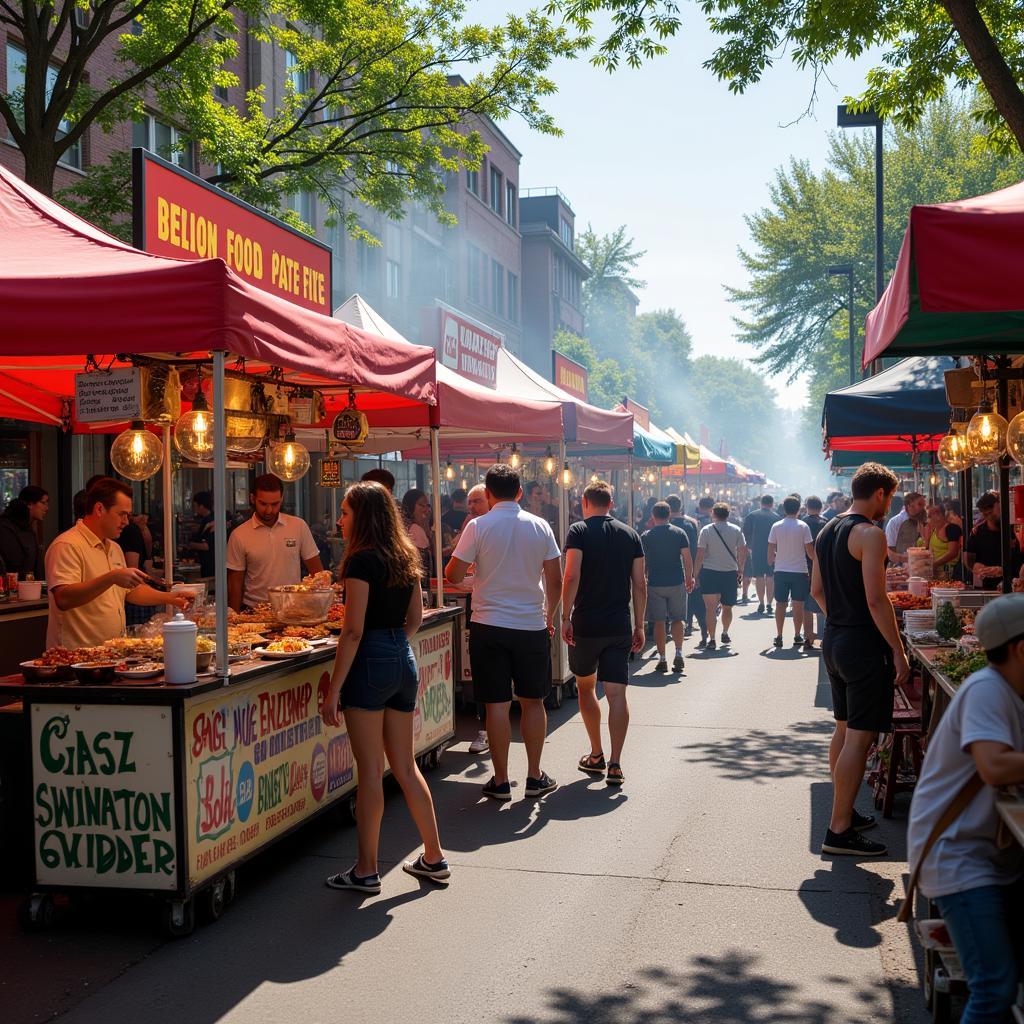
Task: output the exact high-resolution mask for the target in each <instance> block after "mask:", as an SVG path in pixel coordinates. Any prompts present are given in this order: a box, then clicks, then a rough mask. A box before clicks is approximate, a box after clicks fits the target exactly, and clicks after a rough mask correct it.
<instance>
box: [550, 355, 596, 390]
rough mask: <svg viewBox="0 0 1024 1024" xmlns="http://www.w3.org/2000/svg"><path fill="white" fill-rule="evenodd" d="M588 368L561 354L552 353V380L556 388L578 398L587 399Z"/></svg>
mask: <svg viewBox="0 0 1024 1024" xmlns="http://www.w3.org/2000/svg"><path fill="white" fill-rule="evenodd" d="M587 378H588V374H587V368H586V367H585V366H582V365H581V364H580V363H577V362H576V360H575V359H570V358H569V357H568V356H563V355H562V353H561V352H555V351H552V353H551V379H552V381H553V382H554V383H555V386H556V387H560V388H561V389H562V390H563V391H568V392H569V394H570V395H573V396H575V397H576V398H581V399H583V401H584V402H586V401H587V400H588V399H587Z"/></svg>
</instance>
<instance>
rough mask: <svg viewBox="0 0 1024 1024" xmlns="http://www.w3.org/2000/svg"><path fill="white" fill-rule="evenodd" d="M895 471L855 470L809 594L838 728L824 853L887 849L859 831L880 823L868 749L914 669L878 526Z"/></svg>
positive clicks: (818, 550) (821, 544) (870, 465)
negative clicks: (864, 790)
mask: <svg viewBox="0 0 1024 1024" xmlns="http://www.w3.org/2000/svg"><path fill="white" fill-rule="evenodd" d="M898 483H899V480H898V479H897V477H896V475H895V474H894V473H893V472H892V471H891V470H889V469H886V468H885V467H884V466H880V465H879V464H878V463H876V462H867V463H865V464H864V465H863V466H861V467H860V469H858V470H857V472H856V473H855V474H854V476H853V482H852V485H851V487H852V491H853V505H852V506H851V508H850V511H849V512H844V513H840V514H839V515H837V516H836V517H835V518H834V519H832V520H830V521H829V522H828V523H827V524H826V525H825V527H824V528H823V529H822V530H821V532H820V533H819V534H818V539H817V541H816V542H815V545H814V553H815V559H814V566H813V569H812V573H813V576H812V581H811V592H812V593H813V594H814V599H815V600H816V601H817V602H818V604H819V605H820V606H821V609H822V611H824V613H825V639H824V641H823V643H822V647H821V651H822V655H823V657H824V660H825V668H826V670H827V671H828V677H829V681H830V683H831V684H832V706H833V713H834V715H835V719H836V730H835V733H834V735H833V737H832V743H831V745H830V747H829V768H830V769H831V771H832V786H833V795H832V820H831V821H830V823H829V828H828V830H827V831H826V833H825V841H824V842H823V843H822V846H821V850H822V853H831V854H846V855H849V856H855V857H857V856H859V857H879V856H882V855H883V854H885V853H886V852H887V851H886V847H885V845H884V844H883V843H876V842H872V841H871V840H870V839H867V838H865V837H864V836H863V835H861V831H862V830H864V829H867V828H870V827H871V826H872V825H874V824H875V819H874V818H873V817H871V816H870V815H864V814H859V813H858V812H857V810H856V809H855V808H854V806H853V803H854V799H855V797H856V796H857V791H858V790H859V789H860V786H861V783H862V782H863V780H864V766H865V763H866V761H867V756H868V750H869V748H870V747H871V744H872V743H873V742H874V741H875V739H876V737H877V736H878V734H879V733H880V732H889V731H890V730H891V729H892V706H893V697H894V693H893V690H894V685H895V684H896V683H903V682H905V681H906V679H907V677H908V676H909V675H910V665H909V664H908V663H907V656H906V653H905V652H904V650H903V641H902V640H901V639H900V633H899V627H898V626H897V625H896V614H895V612H894V611H893V607H892V603H891V602H890V601H889V598H888V595H887V594H886V592H885V563H886V555H887V547H886V538H885V534H884V533H883V532H882V531H881V530H880V529H879V528H878V527H877V526H875V525H874V522H875V520H877V519H880V518H881V517H882V516H884V515H885V513H886V512H887V511H888V508H889V502H890V500H891V499H892V495H893V492H894V491H895V490H896V487H897V485H898Z"/></svg>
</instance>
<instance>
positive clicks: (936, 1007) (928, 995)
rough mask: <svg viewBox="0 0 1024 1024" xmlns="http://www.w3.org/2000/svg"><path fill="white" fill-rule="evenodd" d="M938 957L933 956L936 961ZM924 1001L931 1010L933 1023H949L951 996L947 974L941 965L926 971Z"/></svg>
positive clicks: (951, 1015) (951, 1012)
mask: <svg viewBox="0 0 1024 1024" xmlns="http://www.w3.org/2000/svg"><path fill="white" fill-rule="evenodd" d="M938 959H939V958H938V957H935V960H936V961H938ZM929 980H930V982H931V984H929V983H928V982H929ZM925 1003H926V1004H927V1006H928V1008H929V1009H930V1010H931V1011H932V1020H933V1021H934V1022H935V1024H950V1022H951V1021H952V1019H953V997H952V996H951V995H950V992H949V975H948V974H946V971H945V970H944V968H943V967H942V966H941V965H937V966H936V967H935V970H934V971H933V972H931V973H930V974H929V973H926V981H925Z"/></svg>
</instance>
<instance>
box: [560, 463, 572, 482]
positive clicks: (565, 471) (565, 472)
mask: <svg viewBox="0 0 1024 1024" xmlns="http://www.w3.org/2000/svg"><path fill="white" fill-rule="evenodd" d="M571 483H572V473H571V472H570V470H569V463H568V462H566V463H565V465H564V466H562V486H563V487H568V486H569V485H570V484H571Z"/></svg>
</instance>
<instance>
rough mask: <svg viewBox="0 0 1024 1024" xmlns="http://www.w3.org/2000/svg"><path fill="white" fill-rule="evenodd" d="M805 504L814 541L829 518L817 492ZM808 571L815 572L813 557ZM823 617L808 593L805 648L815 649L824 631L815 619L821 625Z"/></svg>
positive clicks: (816, 603) (805, 604)
mask: <svg viewBox="0 0 1024 1024" xmlns="http://www.w3.org/2000/svg"><path fill="white" fill-rule="evenodd" d="M804 504H805V505H806V506H807V515H805V516H804V522H805V523H806V524H807V527H808V529H809V530H810V531H811V541H812V543H813V542H814V541H816V540H817V539H818V534H819V533H821V531H822V529H823V528H824V527H825V524H826V523H827V522H828V520H827V519H826V518H825V517H824V516H823V515H822V514H821V510H822V507H823V506H822V504H821V498H819V497H818V496H817V495H816V494H811V495H809V496H808V498H807V501H806V502H804ZM807 572H808V574H811V573H813V572H814V561H813V559H810V558H808V559H807ZM815 616H817V620H816V619H815ZM822 619H823V616H822V614H821V606H820V605H819V604H818V602H817V601H815V600H814V595H813V594H808V595H807V600H806V601H805V602H804V650H806V651H812V650H814V641H815V639H816V636H817V634H818V633H823V632H824V626H823V625H822V629H821V630H818V629H816V627H815V621H817V622H818V623H819V625H821V620H822Z"/></svg>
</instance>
